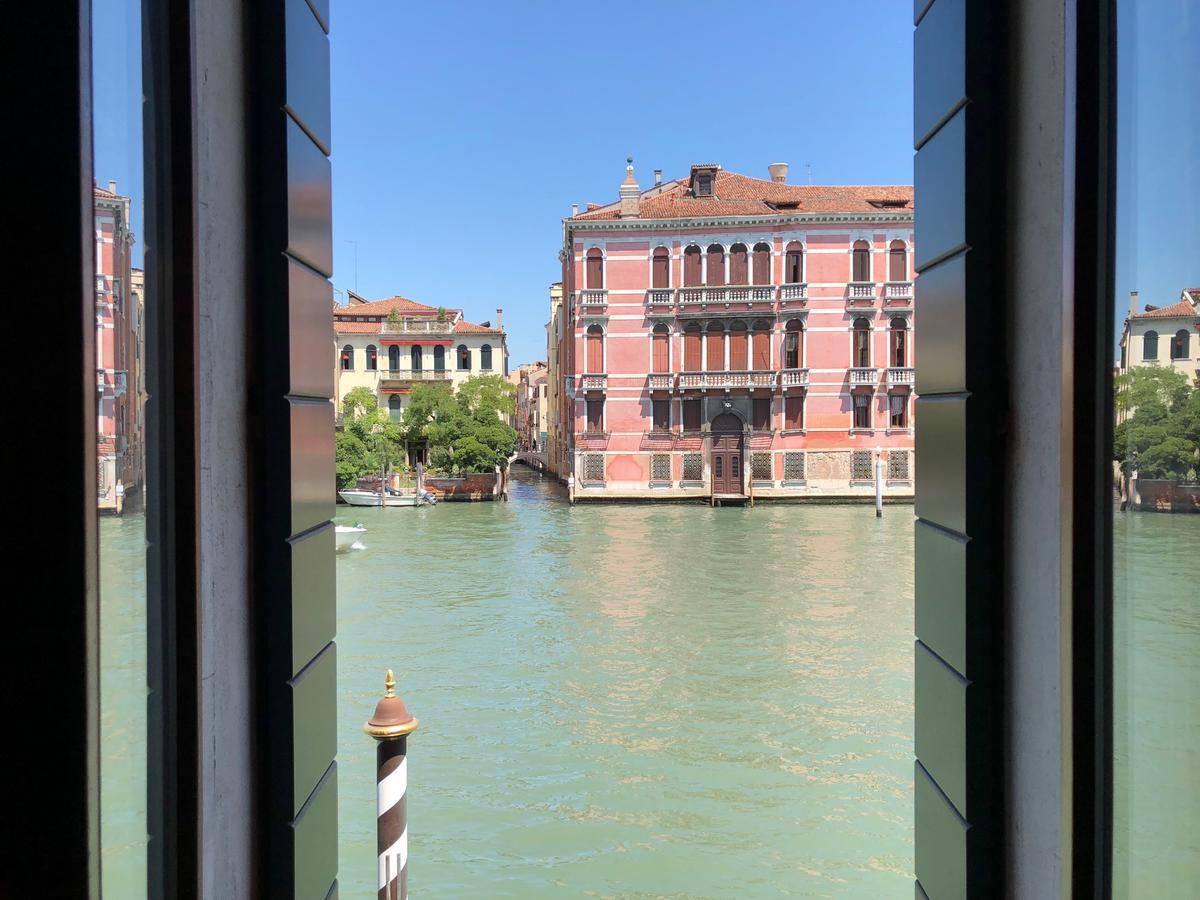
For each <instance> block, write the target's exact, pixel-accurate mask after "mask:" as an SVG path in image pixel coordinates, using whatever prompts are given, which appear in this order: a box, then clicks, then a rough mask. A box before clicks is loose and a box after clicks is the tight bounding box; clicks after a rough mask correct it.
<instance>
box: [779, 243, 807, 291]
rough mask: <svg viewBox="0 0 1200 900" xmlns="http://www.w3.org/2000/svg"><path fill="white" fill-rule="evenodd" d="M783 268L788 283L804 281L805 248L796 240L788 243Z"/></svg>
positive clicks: (801, 282)
mask: <svg viewBox="0 0 1200 900" xmlns="http://www.w3.org/2000/svg"><path fill="white" fill-rule="evenodd" d="M783 269H784V271H783V280H784V281H785V282H786V283H787V284H803V283H804V250H803V248H802V247H801V246H800V245H799V244H798V243H796V242H795V241H792V242H791V243H790V244H788V245H787V254H786V256H785V257H784V267H783Z"/></svg>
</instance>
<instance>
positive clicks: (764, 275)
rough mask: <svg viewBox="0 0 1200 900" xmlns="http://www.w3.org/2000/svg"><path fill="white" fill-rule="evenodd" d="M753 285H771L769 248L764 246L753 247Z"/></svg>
mask: <svg viewBox="0 0 1200 900" xmlns="http://www.w3.org/2000/svg"><path fill="white" fill-rule="evenodd" d="M754 283H755V284H770V283H771V248H770V247H768V246H767V245H766V244H755V245H754Z"/></svg>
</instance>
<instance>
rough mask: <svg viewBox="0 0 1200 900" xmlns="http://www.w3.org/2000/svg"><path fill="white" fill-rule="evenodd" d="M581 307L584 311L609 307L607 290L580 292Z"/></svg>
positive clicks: (584, 290) (586, 289) (592, 289)
mask: <svg viewBox="0 0 1200 900" xmlns="http://www.w3.org/2000/svg"><path fill="white" fill-rule="evenodd" d="M579 305H580V306H581V307H582V308H583V309H596V308H599V307H602V306H608V291H607V289H605V288H584V289H583V290H582V291H580V292H579Z"/></svg>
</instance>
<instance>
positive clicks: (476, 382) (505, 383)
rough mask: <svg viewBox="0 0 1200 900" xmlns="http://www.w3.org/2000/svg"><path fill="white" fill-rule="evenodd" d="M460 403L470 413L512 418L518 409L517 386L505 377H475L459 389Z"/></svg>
mask: <svg viewBox="0 0 1200 900" xmlns="http://www.w3.org/2000/svg"><path fill="white" fill-rule="evenodd" d="M457 397H458V402H459V403H460V404H461V405H462V406H464V407H465V408H466V409H467V410H468V411H469V412H473V413H474V412H483V411H485V410H486V411H489V412H492V413H495V414H497V415H499V416H510V415H512V414H513V412H515V411H516V409H517V386H516V385H515V384H512V383H511V382H510V381H509V380H508V379H507V378H505V377H504V376H503V375H473V376H472V377H470V378H468V379H467V380H466V381H464V382H463V383H462V384H461V385H459V388H458V394H457Z"/></svg>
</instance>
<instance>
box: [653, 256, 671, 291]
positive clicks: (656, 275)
mask: <svg viewBox="0 0 1200 900" xmlns="http://www.w3.org/2000/svg"><path fill="white" fill-rule="evenodd" d="M650 286H651V287H654V288H668V287H670V286H671V251H670V250H668V249H667V248H666V247H657V248H655V250H654V258H653V259H652V260H651V262H650Z"/></svg>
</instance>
